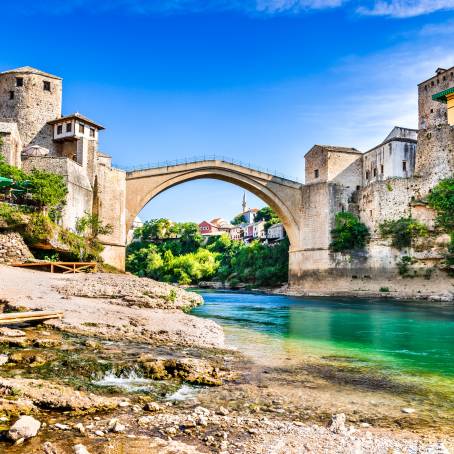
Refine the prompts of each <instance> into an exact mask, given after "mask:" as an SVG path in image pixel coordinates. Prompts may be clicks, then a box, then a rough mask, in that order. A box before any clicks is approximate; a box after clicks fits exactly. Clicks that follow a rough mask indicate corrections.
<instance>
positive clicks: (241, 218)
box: [230, 214, 246, 225]
mask: <svg viewBox="0 0 454 454" xmlns="http://www.w3.org/2000/svg"><path fill="white" fill-rule="evenodd" d="M245 222H246V218H245V217H244V216H243V214H237V215H236V216H235V217H234V218H233V219H232V220H231V221H230V223H231V224H232V225H240V224H244V223H245Z"/></svg>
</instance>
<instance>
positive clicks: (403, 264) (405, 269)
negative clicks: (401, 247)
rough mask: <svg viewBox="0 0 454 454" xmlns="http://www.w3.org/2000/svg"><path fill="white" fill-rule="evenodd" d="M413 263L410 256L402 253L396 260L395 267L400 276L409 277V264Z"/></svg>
mask: <svg viewBox="0 0 454 454" xmlns="http://www.w3.org/2000/svg"><path fill="white" fill-rule="evenodd" d="M413 263H414V260H413V258H412V257H410V256H408V255H404V256H403V257H402V258H401V259H400V260H399V261H398V262H397V268H398V269H399V274H400V275H401V276H402V277H411V275H410V271H411V268H410V266H411V265H412V264H413Z"/></svg>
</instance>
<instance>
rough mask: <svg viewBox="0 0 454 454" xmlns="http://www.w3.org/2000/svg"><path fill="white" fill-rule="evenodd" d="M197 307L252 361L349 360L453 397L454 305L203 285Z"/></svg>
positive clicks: (196, 310)
mask: <svg viewBox="0 0 454 454" xmlns="http://www.w3.org/2000/svg"><path fill="white" fill-rule="evenodd" d="M201 294H202V296H203V297H204V300H205V304H204V305H203V306H200V307H198V308H196V309H194V310H193V312H192V313H193V314H194V315H198V316H201V317H207V318H210V319H212V320H215V321H216V322H218V323H219V324H221V325H222V326H223V327H224V330H225V332H226V338H227V343H228V344H229V345H232V346H235V347H236V348H238V349H239V350H240V351H242V352H243V353H245V354H246V355H248V356H250V357H253V358H254V359H255V360H256V361H257V362H262V363H264V364H266V363H270V364H272V363H276V362H282V361H283V360H284V359H285V360H287V361H293V362H294V363H297V362H298V361H300V360H303V359H304V358H307V357H311V358H321V359H325V360H326V359H327V358H329V359H330V360H334V361H336V360H337V361H346V360H347V361H349V362H350V363H352V364H355V365H359V366H360V367H361V368H363V369H364V370H369V371H370V370H372V371H374V373H379V374H382V375H383V376H386V377H393V378H395V379H396V380H398V381H400V382H406V383H413V384H415V385H418V386H426V387H430V388H432V389H437V390H439V391H441V392H442V393H443V394H444V395H445V396H449V397H450V398H452V397H454V305H453V304H452V303H451V304H450V303H444V304H443V303H433V302H431V303H428V302H410V301H398V300H391V299H390V300H386V299H359V298H314V297H290V296H277V295H263V294H252V293H250V294H249V293H235V292H210V291H207V292H202V293H201Z"/></svg>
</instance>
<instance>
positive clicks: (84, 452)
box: [73, 444, 90, 454]
mask: <svg viewBox="0 0 454 454" xmlns="http://www.w3.org/2000/svg"><path fill="white" fill-rule="evenodd" d="M73 451H74V454H90V453H89V452H88V449H87V448H86V447H85V446H84V445H81V444H78V445H74V446H73Z"/></svg>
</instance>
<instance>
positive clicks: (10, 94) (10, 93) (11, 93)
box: [9, 91, 14, 99]
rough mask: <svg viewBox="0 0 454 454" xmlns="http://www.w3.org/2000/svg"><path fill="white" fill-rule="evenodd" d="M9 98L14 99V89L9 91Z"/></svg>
mask: <svg viewBox="0 0 454 454" xmlns="http://www.w3.org/2000/svg"><path fill="white" fill-rule="evenodd" d="M9 99H14V91H10V92H9Z"/></svg>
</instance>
